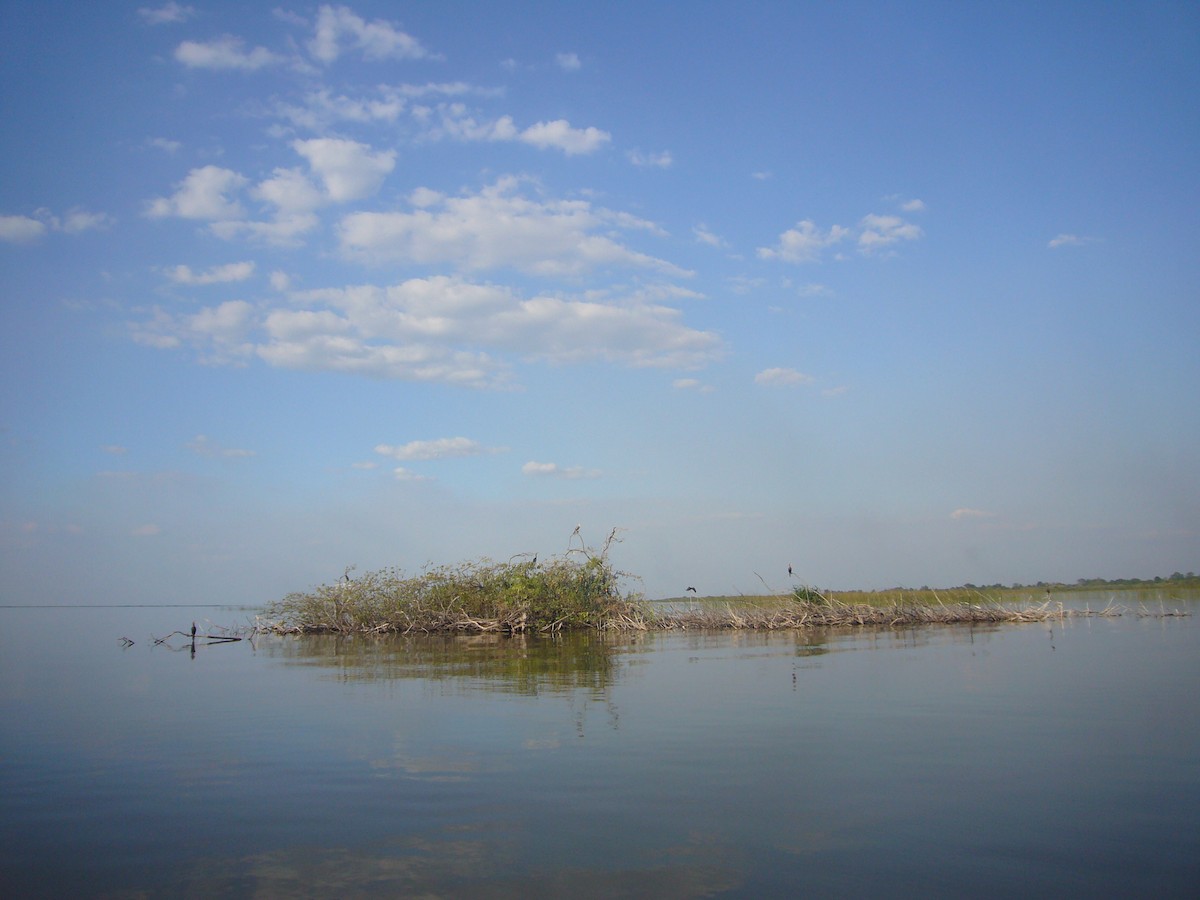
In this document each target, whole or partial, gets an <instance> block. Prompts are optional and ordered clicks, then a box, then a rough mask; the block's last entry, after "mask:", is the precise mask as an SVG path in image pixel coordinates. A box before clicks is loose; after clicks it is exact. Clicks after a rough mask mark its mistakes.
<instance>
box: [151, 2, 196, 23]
mask: <svg viewBox="0 0 1200 900" xmlns="http://www.w3.org/2000/svg"><path fill="white" fill-rule="evenodd" d="M138 15H139V16H141V17H142V21H143V22H145V23H146V24H147V25H173V24H176V23H178V22H186V21H187V20H188V19H190V18H192V17H193V16H195V15H196V9H195V7H192V6H182V5H180V4H179V3H176V2H175V0H169V2H167V3H165V4H164V5H162V6H160V7H159V8H158V9H152V8H150V7H146V6H143V7H141V8H140V9H138Z"/></svg>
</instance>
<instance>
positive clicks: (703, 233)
mask: <svg viewBox="0 0 1200 900" xmlns="http://www.w3.org/2000/svg"><path fill="white" fill-rule="evenodd" d="M692 234H694V235H695V236H696V240H697V241H699V242H700V243H701V244H708V246H710V247H724V246H726V244H725V242H724V241H723V240H721V239H720V238H719V237H717V236H716V235H715V234H713V233H712V232H711V231H709V230H708V226H707V225H704V224H700V225H696V226H695V227H693V228H692Z"/></svg>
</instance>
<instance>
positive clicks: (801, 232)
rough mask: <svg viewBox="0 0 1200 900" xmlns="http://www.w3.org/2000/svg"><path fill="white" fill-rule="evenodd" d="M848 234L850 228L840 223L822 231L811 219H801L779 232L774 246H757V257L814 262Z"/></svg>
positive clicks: (793, 261) (791, 261)
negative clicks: (793, 225)
mask: <svg viewBox="0 0 1200 900" xmlns="http://www.w3.org/2000/svg"><path fill="white" fill-rule="evenodd" d="M849 234H850V229H848V228H844V227H842V226H841V225H834V226H832V227H831V228H830V229H829V230H828V231H824V232H822V231H821V229H820V228H818V227H817V226H816V223H814V222H813V221H812V220H810V219H803V220H801V221H799V222H797V223H796V227H795V228H789V229H788V230H787V231H785V232H784V233H783V234H781V235H780V236H779V243H778V244H776V245H775V246H774V247H759V248H758V257H759V259H779V260H782V261H783V262H790V263H807V262H816V261H817V260H819V259H820V258H821V254H822V252H824V250H825V249H826V248H827V247H832V246H834V245H835V244H837V243H839V242H840V241H842V240H844V239H845V238H846V237H848V236H849Z"/></svg>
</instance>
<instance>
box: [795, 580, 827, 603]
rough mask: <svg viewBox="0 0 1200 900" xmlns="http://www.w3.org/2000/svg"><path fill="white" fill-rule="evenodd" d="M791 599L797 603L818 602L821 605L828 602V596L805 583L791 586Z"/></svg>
mask: <svg viewBox="0 0 1200 900" xmlns="http://www.w3.org/2000/svg"><path fill="white" fill-rule="evenodd" d="M792 599H793V600H795V601H796V602H797V603H818V604H823V605H824V604H828V603H829V598H828V597H826V596H825V595H824V594H823V593H821V591H820V590H819V589H818V588H815V587H812V586H811V585H807V584H802V585H799V586H797V587H795V588H792Z"/></svg>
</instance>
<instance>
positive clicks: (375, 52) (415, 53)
mask: <svg viewBox="0 0 1200 900" xmlns="http://www.w3.org/2000/svg"><path fill="white" fill-rule="evenodd" d="M344 45H349V46H350V47H353V48H354V49H356V50H360V51H361V52H362V55H363V57H364V58H365V59H369V60H381V59H424V58H425V57H427V56H429V55H430V54H429V53H428V51H426V50H425V48H424V47H422V46H421V44H420V42H419V41H418V40H417V39H416V38H414V37H412V36H411V35H409V34H406V33H405V32H403V31H401V30H400V29H399V28H398V27H397V26H395V25H393V24H391V23H389V22H385V21H384V20H382V19H376V20H375V21H374V22H367V21H366V20H365V19H362V18H361V17H359V16H358V15H356V14H355V13H354V12H353V11H352V10H350V9H349V8H348V7H345V6H322V7H321V8H320V10H319V11H318V12H317V23H316V28H315V34H314V36H313V39H312V40H311V41H310V42H309V44H308V49H309V52H311V53H312V55H313V56H314V57H316V58H317V59H318V60H320V61H321V62H323V63H331V62H333V61H334V60H336V59H337V58H338V57H339V56H340V55H341V54H342V50H343V46H344Z"/></svg>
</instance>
